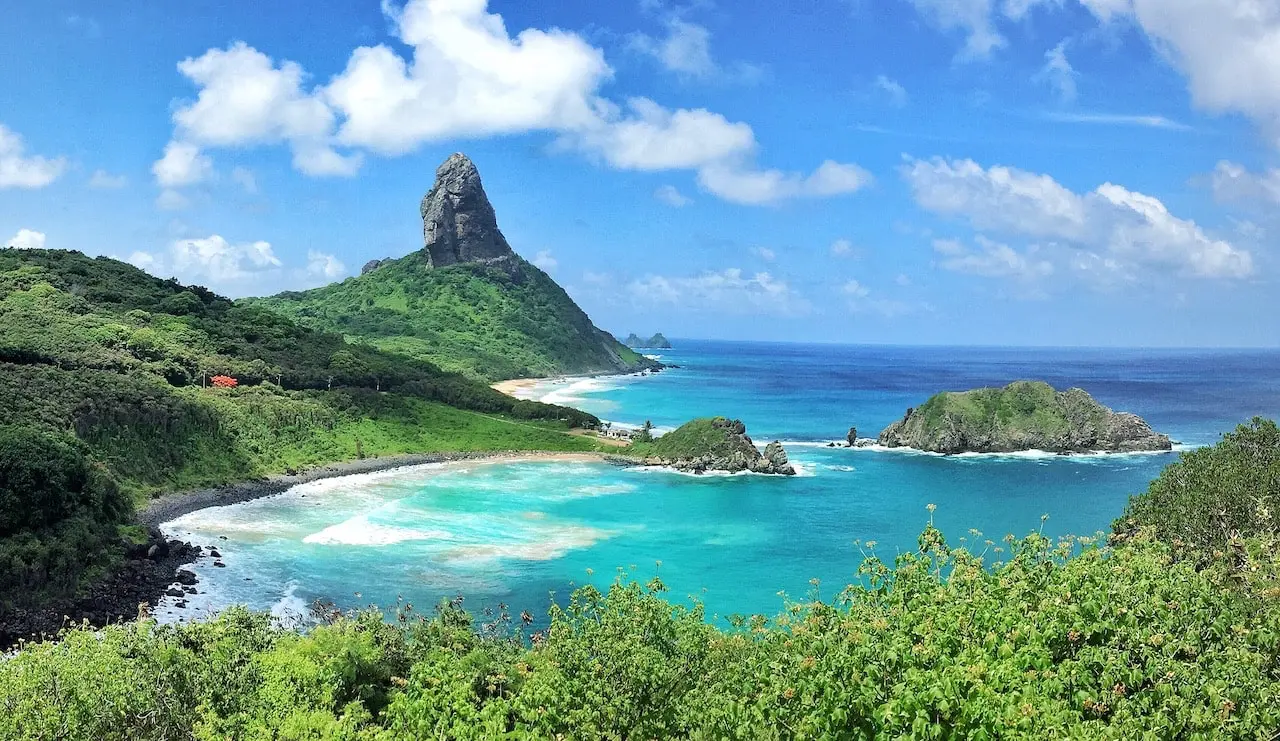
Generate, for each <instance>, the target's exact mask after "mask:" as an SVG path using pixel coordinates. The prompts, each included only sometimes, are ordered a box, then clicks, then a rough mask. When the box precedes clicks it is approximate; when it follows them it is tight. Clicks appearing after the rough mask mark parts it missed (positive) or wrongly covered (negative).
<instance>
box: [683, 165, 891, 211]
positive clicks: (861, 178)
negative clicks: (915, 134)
mask: <svg viewBox="0 0 1280 741" xmlns="http://www.w3.org/2000/svg"><path fill="white" fill-rule="evenodd" d="M871 181H872V177H871V173H869V172H867V171H866V170H864V169H862V168H861V167H858V166H857V165H847V164H841V163H839V162H834V161H832V160H827V161H826V162H823V163H822V164H821V165H820V166H819V167H818V169H816V170H814V171H813V173H812V174H810V175H808V176H805V175H802V174H800V173H794V172H783V171H781V170H758V169H754V168H751V167H744V166H742V165H740V164H738V163H731V162H730V163H715V164H709V165H706V166H704V167H703V168H702V169H700V170H699V171H698V184H699V185H701V186H702V187H703V188H705V189H706V190H707V191H709V192H711V193H713V194H715V195H717V196H719V197H720V198H723V199H724V200H726V201H731V202H733V203H741V204H747V205H763V204H769V203H776V202H778V201H782V200H787V199H791V198H822V197H828V196H833V195H840V194H843V193H853V192H855V191H857V190H860V189H862V188H863V187H864V186H866V185H868V184H869V183H871Z"/></svg>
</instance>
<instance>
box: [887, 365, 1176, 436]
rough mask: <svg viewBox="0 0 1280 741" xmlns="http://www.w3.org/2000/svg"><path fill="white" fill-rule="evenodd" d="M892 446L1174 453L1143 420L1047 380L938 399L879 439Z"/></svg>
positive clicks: (911, 412) (911, 411) (942, 395)
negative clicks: (1056, 385)
mask: <svg viewBox="0 0 1280 741" xmlns="http://www.w3.org/2000/svg"><path fill="white" fill-rule="evenodd" d="M878 442H879V443H880V444H881V445H884V446H886V447H889V448H914V449H916V450H923V451H928V452H933V453H947V454H954V453H1012V452H1018V451H1024V450H1044V451H1048V452H1053V453H1090V452H1111V453H1129V452H1139V451H1161V450H1171V449H1172V447H1173V444H1172V443H1171V441H1170V440H1169V437H1168V436H1167V435H1162V434H1159V433H1157V432H1154V431H1153V430H1152V429H1151V426H1150V425H1148V424H1147V423H1146V421H1144V420H1143V419H1142V418H1141V417H1138V416H1137V415H1134V414H1129V413H1126V412H1115V411H1112V410H1111V409H1109V408H1108V407H1106V406H1104V405H1102V404H1100V403H1098V402H1097V401H1096V400H1094V398H1093V397H1092V396H1090V395H1089V394H1088V393H1087V392H1085V391H1084V390H1082V389H1078V388H1073V389H1068V390H1066V391H1056V390H1054V388H1053V387H1052V386H1050V385H1049V384H1047V383H1044V382H1041V381H1017V382H1015V383H1011V384H1009V385H1008V386H1005V387H1004V388H982V389H975V390H972V391H964V392H944V393H940V394H937V395H935V396H933V397H932V398H930V399H929V400H928V401H926V402H925V403H924V405H922V406H920V407H917V408H914V409H908V410H907V413H906V415H905V416H904V417H903V418H902V419H901V420H899V421H897V422H894V423H893V424H891V425H889V426H888V427H887V428H885V430H884V431H883V432H881V433H880V437H879V440H878Z"/></svg>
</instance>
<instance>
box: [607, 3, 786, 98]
mask: <svg viewBox="0 0 1280 741" xmlns="http://www.w3.org/2000/svg"><path fill="white" fill-rule="evenodd" d="M666 26H667V33H666V36H664V37H662V38H655V37H653V36H649V35H648V34H643V33H635V34H632V35H631V36H630V37H629V45H630V46H631V48H632V49H635V50H636V51H639V52H641V53H642V54H647V55H648V56H651V57H653V58H654V59H656V60H658V62H659V63H660V64H661V65H662V67H663V69H665V70H667V71H668V72H673V73H675V74H677V75H680V76H681V77H686V78H692V79H699V80H710V79H719V80H736V81H741V82H753V81H755V80H758V79H759V78H760V76H761V74H762V70H761V69H760V68H759V67H756V66H754V65H750V64H746V63H742V62H739V63H737V64H733V65H730V66H729V67H725V66H722V65H721V64H719V63H718V62H716V61H715V59H714V58H713V57H712V55H711V32H710V31H708V30H707V29H706V27H705V26H700V25H698V24H697V23H691V22H689V21H686V20H684V19H682V18H680V17H678V16H674V15H673V16H670V17H668V18H667V19H666Z"/></svg>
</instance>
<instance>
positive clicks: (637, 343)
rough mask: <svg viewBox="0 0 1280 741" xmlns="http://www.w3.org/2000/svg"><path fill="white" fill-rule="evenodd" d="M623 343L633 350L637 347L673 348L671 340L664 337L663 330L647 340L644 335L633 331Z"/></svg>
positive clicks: (648, 348)
mask: <svg viewBox="0 0 1280 741" xmlns="http://www.w3.org/2000/svg"><path fill="white" fill-rule="evenodd" d="M622 344H624V345H626V346H627V347H629V348H631V349H633V350H635V349H645V350H670V349H671V341H670V340H668V339H667V338H666V337H663V336H662V333H661V332H659V333H657V334H655V335H654V336H652V337H650V338H649V339H647V340H646V339H643V338H642V337H640V336H639V335H637V334H636V333H635V332H632V333H631V334H629V335H627V339H625V340H623V341H622Z"/></svg>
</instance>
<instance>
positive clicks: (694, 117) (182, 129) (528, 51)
mask: <svg viewBox="0 0 1280 741" xmlns="http://www.w3.org/2000/svg"><path fill="white" fill-rule="evenodd" d="M383 8H384V11H385V12H386V13H387V15H388V17H389V18H390V19H391V21H392V22H393V26H394V29H395V34H396V35H397V37H398V38H399V40H400V41H401V42H403V44H404V45H405V46H407V47H408V48H409V49H411V50H412V51H411V54H410V56H409V57H408V58H406V57H405V56H402V55H401V53H400V52H399V51H398V50H397V49H395V48H392V47H391V46H389V45H385V44H381V45H377V46H366V47H360V48H358V49H356V50H355V51H354V52H353V53H352V54H351V57H350V59H349V60H348V62H347V65H346V67H345V69H344V70H343V71H342V72H340V73H339V74H338V75H336V76H335V77H334V78H333V79H332V80H331V81H330V82H329V83H328V84H327V85H325V86H323V87H313V88H311V89H307V87H306V84H307V76H306V73H305V71H304V70H303V69H302V68H301V67H300V66H299V65H298V64H296V63H294V62H290V61H283V62H279V63H277V62H276V61H275V60H273V59H272V58H270V57H269V56H267V55H266V54H263V53H262V52H260V51H258V50H256V49H253V48H252V47H249V46H247V45H245V44H243V43H237V44H233V45H231V46H230V47H228V48H226V49H210V50H209V51H208V52H206V53H205V54H204V55H202V56H200V57H197V58H193V59H188V60H186V61H184V62H182V63H181V64H180V65H179V70H180V71H181V72H182V74H183V75H184V76H186V77H187V78H188V79H190V80H191V82H192V83H194V84H195V86H196V87H197V89H198V91H199V92H198V94H197V98H196V100H195V101H193V102H191V101H189V102H186V103H183V104H180V105H179V106H178V108H177V110H176V111H175V113H174V123H175V133H174V139H173V143H172V144H171V145H170V146H171V147H174V148H177V147H189V148H190V149H178V150H176V151H175V153H174V158H175V160H176V158H177V156H178V155H179V154H183V153H187V154H190V153H191V152H193V151H194V152H195V153H196V154H195V156H199V154H198V153H199V151H200V150H199V148H200V147H235V146H248V145H258V144H280V143H284V144H287V145H288V146H290V147H291V148H292V150H293V153H294V166H295V168H297V169H298V170H300V171H302V172H304V173H306V174H309V175H315V176H319V175H350V174H353V173H354V172H355V171H356V170H357V169H359V167H360V165H361V155H360V152H362V151H369V152H374V153H377V154H380V155H384V156H398V155H403V154H406V153H409V152H412V151H414V150H415V149H417V148H418V147H419V146H421V145H423V144H426V143H431V142H439V141H446V140H449V141H454V140H458V139H467V138H482V137H490V136H499V135H506V134H521V133H528V132H535V131H542V132H550V133H553V134H556V135H558V143H559V145H560V146H561V147H562V148H566V149H574V150H577V151H581V152H584V153H586V154H588V155H589V156H591V157H593V158H595V159H596V160H598V161H600V162H603V163H605V164H607V165H609V166H611V167H614V168H617V169H623V170H641V171H663V170H694V171H697V172H698V173H699V175H700V176H701V177H700V182H702V183H703V187H704V188H706V189H707V190H708V191H710V192H712V193H714V194H716V195H720V196H721V197H724V198H727V199H729V200H734V201H736V202H739V203H749V204H759V203H770V202H774V201H777V200H781V199H784V198H794V197H802V196H812V197H825V196H831V195H838V194H841V193H848V192H852V191H853V190H856V189H857V188H858V187H860V186H861V185H862V184H864V183H865V182H866V180H867V179H868V178H867V177H866V174H865V172H864V171H862V170H861V169H860V168H857V167H856V166H855V165H848V164H840V163H835V162H832V163H827V164H824V165H823V166H822V167H820V168H818V170H817V171H815V172H814V173H813V174H812V175H810V176H801V175H796V174H793V173H784V172H781V171H777V170H762V169H759V168H757V167H756V165H755V164H754V155H755V151H756V149H757V145H756V140H755V133H754V132H753V131H752V129H751V127H750V126H749V125H747V124H745V123H741V122H732V121H729V120H728V119H726V118H725V117H724V116H722V115H720V114H717V113H714V112H711V111H708V110H705V109H677V110H671V109H668V108H665V107H664V106H662V105H660V104H658V103H656V102H654V101H652V100H648V99H645V98H635V99H631V100H628V101H626V102H625V103H624V104H621V105H620V104H618V103H615V102H613V101H610V100H608V99H606V98H604V97H602V96H601V95H600V94H599V90H600V88H601V87H602V85H603V84H604V83H605V82H607V81H608V80H610V79H611V77H612V75H613V71H612V69H611V68H610V67H609V65H608V64H607V63H606V61H605V58H604V53H603V52H602V51H601V50H600V49H598V48H596V47H594V46H592V45H591V44H589V43H587V42H586V41H585V40H584V39H583V38H582V37H580V36H578V35H576V34H574V33H570V32H567V31H562V30H559V29H551V30H541V29H535V28H530V29H525V30H523V31H521V32H519V33H517V34H515V35H514V36H513V35H512V34H511V33H510V32H508V30H507V28H506V25H505V23H504V21H503V19H502V17H501V16H500V15H497V14H494V13H489V12H488V9H487V2H486V0H409V2H408V3H407V4H405V5H404V6H403V7H402V8H397V7H395V6H394V5H393V4H392V3H390V2H384V4H383ZM681 23H683V21H681ZM681 33H684V34H686V35H687V34H690V33H693V34H694V35H695V36H696V32H692V31H690V30H689V29H687V28H684V27H681ZM695 52H696V43H695ZM680 53H681V54H684V55H686V56H684V57H679V59H681V60H682V62H681V63H684V64H686V65H689V64H692V65H695V66H696V65H697V64H701V63H700V62H696V60H695V61H690V59H691V58H690V57H688V55H689V54H690V52H689V51H688V50H687V49H685V50H684V51H683V52H680ZM342 148H345V149H346V150H348V151H345V152H344V151H340V149H342ZM169 159H170V157H169V153H168V152H166V158H165V159H164V160H162V161H161V162H163V163H165V164H164V165H163V166H162V165H161V163H157V165H156V169H157V180H158V181H160V179H161V177H162V176H161V171H163V172H164V173H165V177H166V178H169V180H170V181H171V182H170V183H169V184H166V183H165V182H163V181H162V182H160V184H161V186H162V187H179V186H178V184H177V183H176V182H172V181H176V180H182V179H183V178H182V170H181V168H180V167H178V165H180V164H181V163H180V161H173V162H169V161H168V160H169ZM186 180H188V181H190V182H196V180H195V178H194V177H193V176H188V177H187V178H186Z"/></svg>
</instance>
